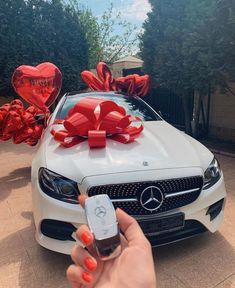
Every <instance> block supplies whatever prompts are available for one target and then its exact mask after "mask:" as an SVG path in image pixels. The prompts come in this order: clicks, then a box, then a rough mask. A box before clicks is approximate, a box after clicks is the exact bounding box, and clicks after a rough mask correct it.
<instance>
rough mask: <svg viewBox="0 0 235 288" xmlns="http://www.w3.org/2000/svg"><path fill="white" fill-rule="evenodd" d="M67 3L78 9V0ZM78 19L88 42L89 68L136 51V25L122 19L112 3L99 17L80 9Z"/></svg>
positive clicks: (75, 9) (87, 10) (111, 61)
mask: <svg viewBox="0 0 235 288" xmlns="http://www.w3.org/2000/svg"><path fill="white" fill-rule="evenodd" d="M69 5H70V7H71V8H72V9H73V10H74V11H79V9H80V5H79V0H70V1H69ZM80 21H81V23H82V25H83V27H84V31H85V33H86V38H87V42H88V43H89V67H90V68H95V67H96V64H97V63H98V62H100V61H104V62H106V63H113V62H114V61H115V60H117V59H119V58H120V57H123V56H127V55H130V54H135V53H136V49H137V46H136V45H135V43H136V41H137V40H138V35H137V33H136V26H135V25H132V24H131V23H130V22H128V21H126V20H123V19H122V15H121V13H120V12H115V10H114V7H113V4H112V3H111V4H110V7H109V8H108V9H107V10H105V11H104V13H103V14H102V15H101V17H100V18H98V17H95V16H94V15H93V14H92V12H91V10H89V9H84V8H83V9H82V10H81V9H80Z"/></svg>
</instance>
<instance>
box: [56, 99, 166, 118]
mask: <svg viewBox="0 0 235 288" xmlns="http://www.w3.org/2000/svg"><path fill="white" fill-rule="evenodd" d="M84 97H96V98H100V99H105V100H112V101H114V102H115V103H117V104H118V105H120V106H123V107H124V108H125V110H126V112H127V114H131V115H132V116H138V117H140V118H141V119H142V120H143V121H156V120H162V119H161V117H160V116H159V115H158V114H157V113H156V112H155V111H154V110H153V109H151V108H150V107H149V106H148V105H147V104H146V103H145V102H144V101H143V100H141V99H140V98H138V97H133V96H124V95H122V94H114V93H113V94H108V93H107V94H102V93H96V94H94V93H86V94H84V93H83V94H76V95H72V96H66V98H65V101H64V103H63V104H62V107H61V108H60V109H59V111H58V113H57V115H56V119H64V118H65V117H66V116H67V114H68V111H69V110H70V109H71V108H72V107H73V106H74V105H75V104H76V103H77V102H78V101H79V100H80V99H82V98H84Z"/></svg>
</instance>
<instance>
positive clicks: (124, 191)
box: [88, 176, 203, 216]
mask: <svg viewBox="0 0 235 288" xmlns="http://www.w3.org/2000/svg"><path fill="white" fill-rule="evenodd" d="M202 185H203V177H202V176H193V177H185V178H175V179H167V180H158V181H143V182H133V183H122V184H109V185H101V186H93V187H90V188H89V190H88V195H89V196H94V195H98V194H108V195H109V197H110V198H111V200H112V201H113V204H114V206H115V208H117V207H120V208H122V209H123V210H125V211H126V212H127V213H128V214H130V215H133V216H135V215H136V216H138V215H153V214H158V213H161V212H165V211H169V210H172V209H176V208H179V207H182V206H185V205H188V204H190V203H192V202H193V201H195V200H196V199H197V198H198V196H199V195H200V192H201V189H202ZM148 186H157V187H158V188H159V189H160V190H161V191H162V193H163V194H164V196H165V199H164V201H163V204H162V205H161V206H160V207H159V208H158V209H157V210H156V211H152V212H151V211H147V210H145V209H144V208H143V207H142V206H141V204H140V202H139V197H140V195H141V193H142V191H143V190H144V189H145V188H146V187H148ZM136 199H137V200H136Z"/></svg>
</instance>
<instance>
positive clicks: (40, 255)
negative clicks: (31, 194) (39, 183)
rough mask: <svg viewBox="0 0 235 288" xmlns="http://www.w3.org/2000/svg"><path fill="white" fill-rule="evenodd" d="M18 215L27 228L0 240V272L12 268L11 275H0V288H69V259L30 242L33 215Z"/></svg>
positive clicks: (26, 212)
mask: <svg viewBox="0 0 235 288" xmlns="http://www.w3.org/2000/svg"><path fill="white" fill-rule="evenodd" d="M21 215H22V217H24V218H26V219H30V220H31V224H30V225H29V226H28V227H25V228H23V229H20V230H17V231H16V232H13V233H10V234H9V235H8V236H6V237H5V238H3V239H2V240H0V255H1V258H0V268H3V267H4V266H5V267H7V266H11V267H12V268H11V270H12V273H11V275H1V278H0V287H22V288H32V287H33V288H39V287H41V288H42V287H48V288H49V287H58V288H62V287H63V288H65V287H69V285H68V282H67V279H66V269H67V268H68V266H69V265H70V264H71V259H70V257H69V256H68V255H63V254H59V253H56V252H53V251H50V250H47V249H45V248H42V247H41V246H39V245H38V244H37V243H36V240H35V239H34V232H35V228H34V224H33V213H32V212H29V211H24V212H22V213H21ZM17 271H18V273H17ZM8 274H9V273H8Z"/></svg>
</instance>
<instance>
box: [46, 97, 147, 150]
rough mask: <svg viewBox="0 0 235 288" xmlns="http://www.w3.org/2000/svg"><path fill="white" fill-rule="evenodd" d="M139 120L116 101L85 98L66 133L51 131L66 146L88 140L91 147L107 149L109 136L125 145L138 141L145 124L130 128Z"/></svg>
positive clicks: (70, 118) (69, 119) (71, 113)
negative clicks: (127, 112)
mask: <svg viewBox="0 0 235 288" xmlns="http://www.w3.org/2000/svg"><path fill="white" fill-rule="evenodd" d="M133 121H138V122H139V121H141V119H140V118H139V117H133V116H131V115H126V111H125V109H124V108H123V107H122V106H118V105H117V104H116V103H115V102H113V101H110V100H104V99H99V98H93V97H85V98H84V99H82V100H80V101H79V102H78V103H77V104H76V105H75V106H74V108H72V109H71V110H70V111H69V113H68V117H67V118H66V120H64V121H63V120H62V121H61V120H57V121H55V124H57V123H63V125H64V127H65V129H66V130H59V131H55V130H54V129H52V130H51V134H52V135H53V137H54V139H55V140H56V141H58V142H60V143H61V144H62V145H63V146H65V147H67V148H68V147H72V146H74V145H76V144H78V143H81V142H83V141H85V140H86V139H88V144H89V146H90V148H98V147H100V148H102V147H105V146H106V137H109V138H111V139H113V140H115V141H118V142H121V143H124V144H126V143H130V142H132V141H134V140H135V139H136V138H137V137H138V136H139V135H140V133H141V132H142V130H143V125H142V124H141V125H140V126H139V127H135V126H130V125H131V123H132V122H133Z"/></svg>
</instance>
